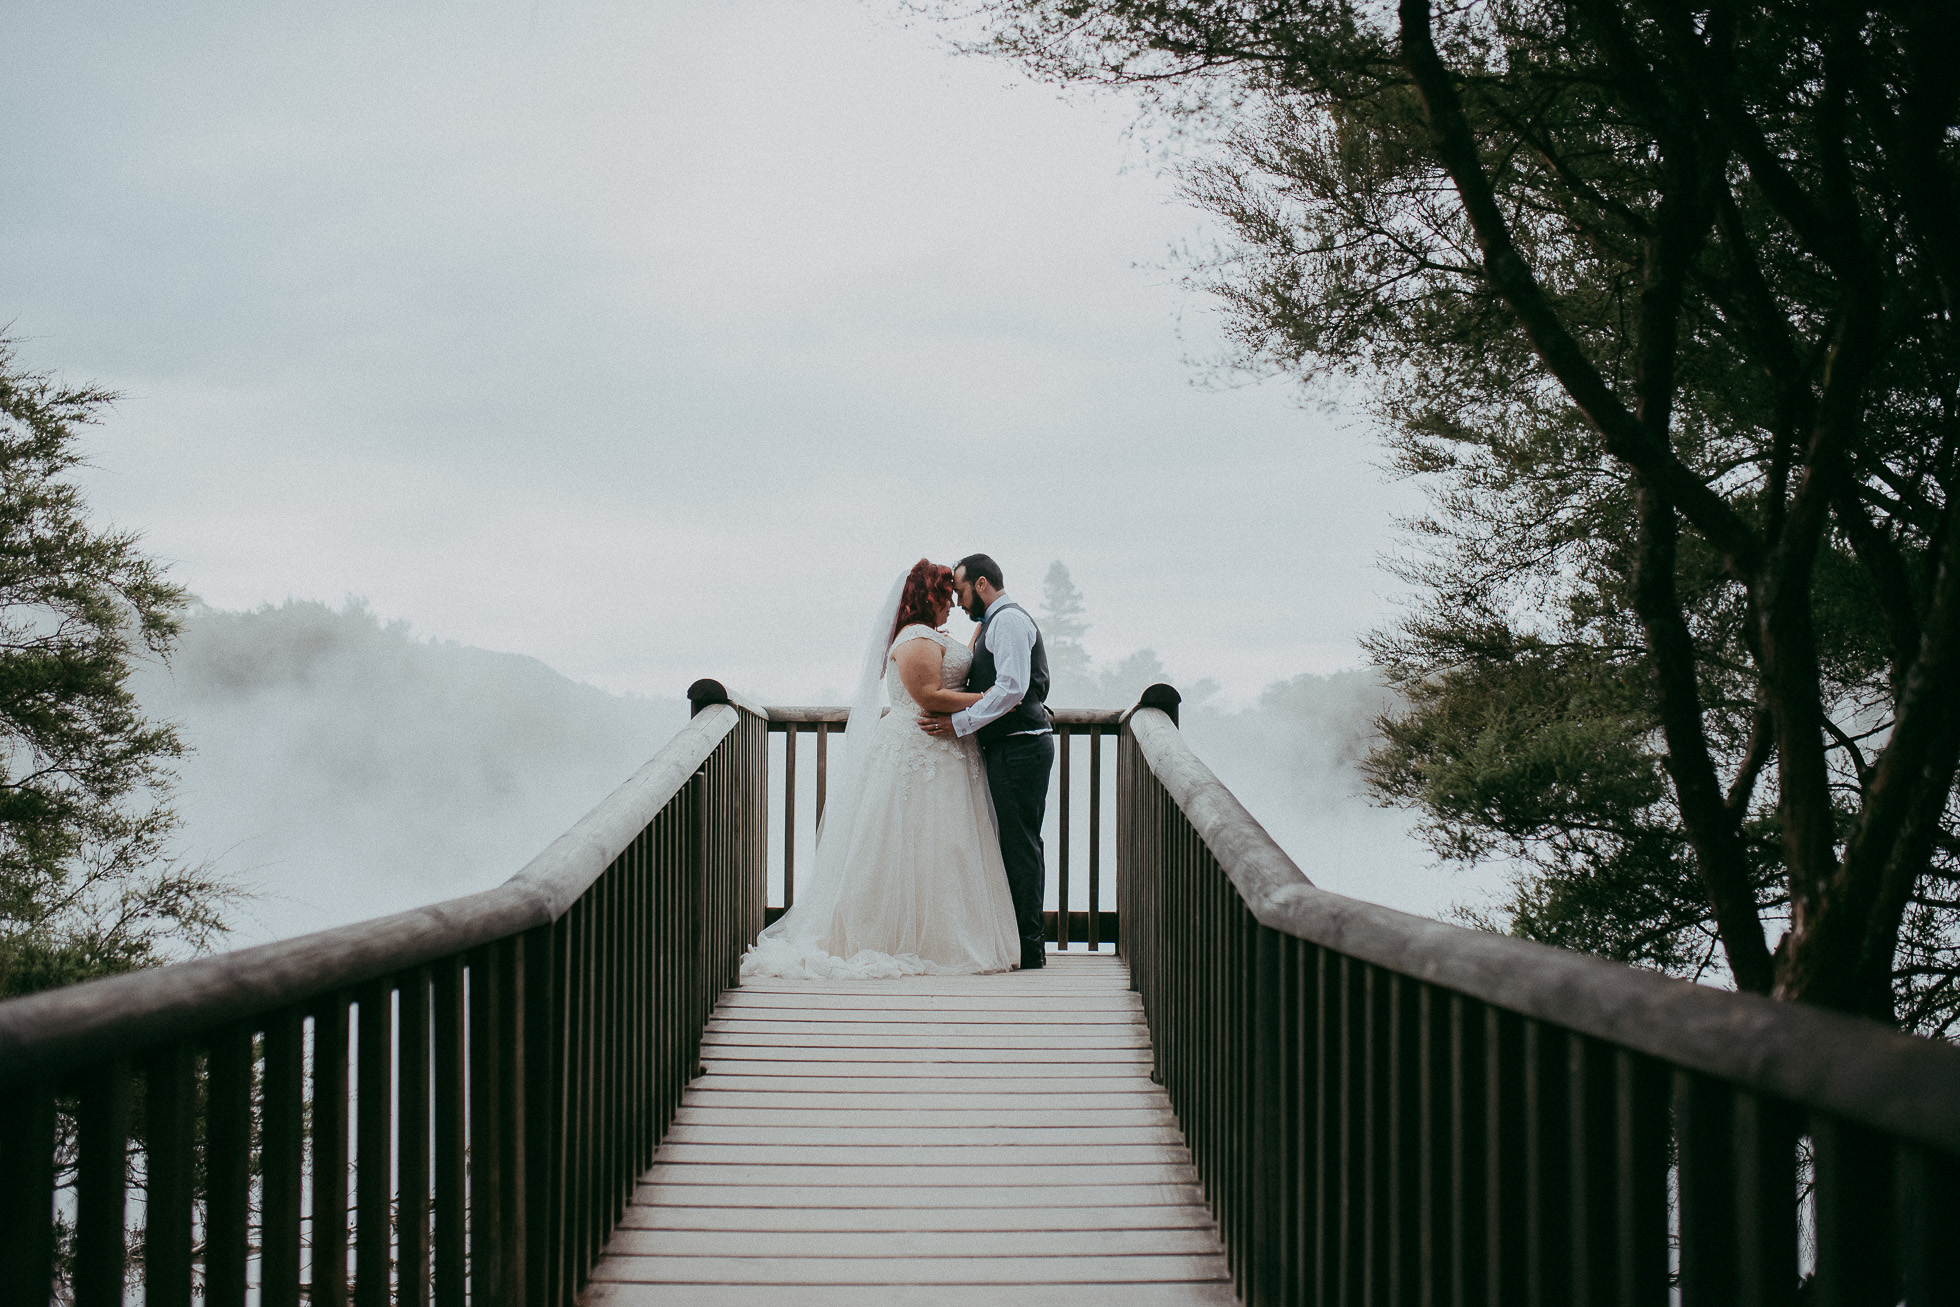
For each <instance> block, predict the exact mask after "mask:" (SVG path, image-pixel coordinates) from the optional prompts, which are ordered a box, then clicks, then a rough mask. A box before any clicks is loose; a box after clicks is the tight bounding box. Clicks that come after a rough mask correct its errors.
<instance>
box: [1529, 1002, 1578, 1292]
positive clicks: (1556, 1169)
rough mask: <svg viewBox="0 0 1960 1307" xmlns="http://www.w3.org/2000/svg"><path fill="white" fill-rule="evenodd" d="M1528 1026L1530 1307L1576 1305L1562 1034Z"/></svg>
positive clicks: (1532, 1023) (1540, 1025) (1531, 1023)
mask: <svg viewBox="0 0 1960 1307" xmlns="http://www.w3.org/2000/svg"><path fill="white" fill-rule="evenodd" d="M1523 1026H1524V1040H1523V1046H1524V1069H1525V1076H1526V1079H1525V1085H1524V1091H1525V1092H1524V1110H1525V1123H1524V1129H1525V1134H1524V1142H1525V1174H1526V1176H1527V1177H1528V1179H1527V1182H1526V1185H1525V1243H1526V1262H1525V1276H1526V1282H1527V1299H1526V1300H1527V1301H1528V1302H1529V1303H1531V1304H1532V1307H1567V1305H1568V1304H1569V1303H1570V1302H1571V1301H1572V1298H1571V1281H1572V1248H1571V1242H1570V1232H1571V1225H1570V1221H1569V1217H1570V1205H1571V1204H1570V1180H1571V1154H1570V1151H1569V1148H1568V1145H1569V1143H1570V1135H1569V1126H1568V1123H1567V1116H1566V1109H1567V1105H1568V1102H1569V1091H1568V1089H1567V1086H1566V1066H1567V1058H1568V1053H1567V1050H1566V1047H1565V1039H1564V1035H1563V1032H1561V1031H1556V1030H1553V1029H1550V1028H1548V1027H1547V1026H1546V1025H1545V1024H1544V1023H1543V1022H1539V1021H1526V1022H1524V1023H1523Z"/></svg>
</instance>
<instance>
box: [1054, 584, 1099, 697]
mask: <svg viewBox="0 0 1960 1307" xmlns="http://www.w3.org/2000/svg"><path fill="white" fill-rule="evenodd" d="M1087 612H1088V608H1087V606H1086V605H1085V604H1084V603H1083V601H1082V592H1081V591H1080V590H1077V589H1076V588H1075V579H1074V578H1073V577H1071V576H1070V575H1069V574H1068V568H1067V567H1066V566H1064V565H1063V564H1062V563H1061V562H1059V561H1057V562H1055V563H1054V564H1052V565H1051V566H1050V567H1049V568H1048V576H1047V577H1046V579H1044V580H1043V581H1042V583H1041V636H1042V642H1043V643H1044V644H1045V645H1046V646H1047V649H1048V676H1049V680H1050V682H1051V684H1050V688H1049V698H1050V699H1051V700H1052V701H1054V702H1056V703H1067V702H1083V701H1084V696H1085V695H1087V694H1092V693H1094V691H1093V690H1092V688H1091V685H1092V678H1091V676H1090V671H1089V652H1088V650H1086V649H1084V648H1083V647H1082V637H1083V636H1084V635H1085V634H1087V633H1088V630H1089V623H1088V622H1087V621H1086V620H1085V619H1084V614H1085V613H1087Z"/></svg>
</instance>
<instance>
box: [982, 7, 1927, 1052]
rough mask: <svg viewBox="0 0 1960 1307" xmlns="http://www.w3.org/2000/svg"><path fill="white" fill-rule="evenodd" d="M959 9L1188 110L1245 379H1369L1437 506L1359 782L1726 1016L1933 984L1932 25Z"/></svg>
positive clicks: (1876, 1005)
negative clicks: (1372, 781)
mask: <svg viewBox="0 0 1960 1307" xmlns="http://www.w3.org/2000/svg"><path fill="white" fill-rule="evenodd" d="M985 14H986V17H987V21H988V23H989V29H990V30H989V33H988V36H987V39H986V41H985V43H984V44H985V45H986V46H987V47H988V48H990V49H992V50H994V51H995V52H999V53H1005V54H1007V55H1009V56H1011V57H1014V58H1017V59H1020V60H1022V61H1023V62H1025V63H1027V64H1028V65H1029V66H1031V67H1032V68H1034V69H1035V70H1036V71H1038V72H1040V73H1042V74H1044V75H1048V76H1051V77H1056V78H1062V79H1071V80H1088V81H1095V82H1101V83H1105V84H1124V85H1130V86H1136V87H1141V88H1144V89H1145V90H1146V91H1147V92H1148V93H1149V95H1150V96H1151V97H1152V100H1153V102H1154V103H1155V104H1156V105H1157V106H1158V107H1160V108H1161V109H1163V110H1165V111H1167V112H1169V113H1171V114H1173V115H1177V116H1178V120H1179V121H1187V122H1200V123H1204V124H1206V125H1207V126H1206V129H1207V130H1208V131H1210V132H1212V133H1213V134H1212V135H1211V136H1210V137H1208V138H1207V139H1208V140H1209V142H1210V145H1211V148H1210V149H1209V150H1206V151H1200V152H1198V154H1197V160H1196V162H1195V163H1194V164H1192V165H1191V166H1190V167H1188V168H1187V169H1186V172H1185V181H1186V186H1187V189H1188V191H1189V192H1190V194H1191V195H1192V196H1193V197H1194V198H1195V199H1196V200H1197V201H1198V202H1199V203H1201V204H1202V205H1203V206H1205V207H1206V208H1208V209H1209V210H1211V211H1212V212H1213V213H1215V214H1216V215H1218V216H1219V217H1220V218H1221V219H1222V220H1223V221H1224V223H1225V225H1226V229H1227V231H1228V232H1229V233H1230V240H1231V243H1230V247H1229V249H1228V251H1227V252H1226V255H1225V256H1224V257H1223V258H1222V259H1220V260H1219V261H1218V262H1217V263H1216V264H1214V265H1212V266H1211V267H1210V268H1209V269H1208V270H1207V273H1208V276H1209V278H1210V283H1211V284H1212V286H1213V287H1214V288H1215V289H1216V290H1218V291H1219V292H1220V293H1221V294H1222V295H1223V296H1224V299H1225V302H1226V304H1227V306H1228V311H1229V313H1230V315H1231V322H1232V326H1233V329H1234V331H1235V332H1236V334H1237V339H1238V341H1239V342H1240V345H1241V346H1242V349H1243V352H1244V355H1245V358H1246V360H1247V361H1248V362H1249V363H1256V364H1261V365H1264V366H1276V367H1279V368H1282V369H1285V370H1289V371H1291V372H1293V373H1295V374H1297V375H1299V376H1301V377H1303V378H1307V379H1320V378H1326V377H1330V376H1346V377H1351V378H1355V379H1359V380H1361V381H1364V382H1366V383H1368V388H1369V391H1370V393H1371V395H1372V401H1371V402H1372V405H1373V409H1374V412H1375V415H1376V416H1377V418H1378V419H1379V420H1380V423H1381V426H1382V429H1383V431H1384V433H1385V434H1386V436H1387V437H1388V438H1389V439H1390V441H1391V442H1392V443H1393V445H1394V448H1395V449H1396V452H1397V457H1398V458H1399V460H1400V462H1401V465H1402V466H1403V467H1404V468H1405V469H1406V470H1409V471H1411V472H1416V473H1419V474H1422V475H1425V476H1427V477H1428V478H1430V479H1431V482H1432V484H1433V485H1434V486H1435V487H1436V495H1437V506H1438V508H1437V512H1436V513H1435V514H1434V515H1433V516H1432V518H1431V519H1430V520H1429V521H1428V522H1427V523H1426V524H1425V525H1424V526H1423V527H1422V535H1421V536H1420V537H1419V538H1420V539H1422V540H1424V541H1425V542H1426V543H1427V544H1428V545H1429V546H1430V547H1429V550H1428V554H1427V559H1426V561H1425V562H1424V563H1423V564H1421V565H1420V569H1419V575H1420V576H1421V579H1422V580H1423V581H1424V583H1425V584H1426V586H1427V587H1428V590H1429V602H1428V604H1427V605H1426V606H1425V607H1424V608H1423V609H1421V610H1420V611H1418V612H1417V613H1415V614H1414V615H1413V616H1412V617H1411V619H1410V620H1409V621H1408V622H1407V623H1405V624H1404V625H1403V626H1402V627H1401V628H1399V629H1398V630H1395V631H1391V632H1386V633H1384V634H1383V636H1382V637H1381V638H1380V639H1379V640H1378V641H1377V642H1376V645H1375V647H1376V651H1377V654H1378V656H1379V657H1380V658H1381V659H1382V660H1383V662H1384V663H1385V665H1386V666H1387V668H1388V670H1389V672H1390V674H1391V676H1392V677H1393V679H1395V680H1396V682H1397V683H1398V684H1399V685H1401V686H1402V687H1403V688H1404V689H1405V690H1408V691H1409V692H1410V693H1411V695H1412V696H1413V699H1412V708H1411V710H1410V713H1409V714H1408V715H1407V716H1406V717H1403V718H1399V719H1396V720H1394V721H1391V722H1390V723H1389V727H1390V731H1389V734H1390V742H1389V746H1388V748H1387V749H1386V751H1385V754H1384V756H1383V757H1382V759H1381V760H1380V765H1379V767H1378V768H1377V775H1378V778H1379V779H1380V781H1381V783H1382V785H1383V788H1384V791H1385V792H1386V793H1387V794H1388V795H1390V796H1391V797H1394V798H1397V799H1401V800H1403V801H1411V802H1417V803H1420V804H1421V805H1422V806H1423V808H1424V811H1425V812H1426V813H1427V814H1428V816H1429V817H1430V818H1431V820H1432V833H1433V834H1434V835H1435V836H1437V837H1440V838H1441V840H1442V842H1443V844H1444V846H1445V847H1454V848H1456V849H1458V850H1460V851H1462V852H1465V853H1470V854H1474V853H1475V852H1477V851H1478V850H1479V849H1480V848H1483V847H1488V846H1489V845H1490V844H1491V843H1492V842H1496V843H1504V842H1506V841H1508V842H1510V844H1511V845H1513V846H1515V847H1518V848H1522V849H1525V850H1526V851H1527V852H1531V853H1533V854H1534V856H1536V857H1538V859H1539V862H1538V865H1539V867H1540V869H1541V871H1544V872H1546V873H1547V874H1549V875H1550V877H1551V878H1550V879H1549V880H1547V879H1542V878H1541V879H1539V880H1537V881H1534V882H1532V883H1531V884H1530V885H1527V886H1526V887H1524V888H1526V889H1530V888H1531V886H1532V885H1536V886H1537V888H1538V889H1540V890H1544V889H1547V888H1548V887H1552V888H1570V887H1573V886H1578V885H1581V884H1582V883H1583V882H1584V881H1585V880H1586V878H1591V879H1592V880H1593V881H1596V882H1597V885H1596V887H1595V888H1596V889H1597V891H1598V892H1597V893H1596V894H1595V893H1591V892H1583V893H1578V894H1577V895H1576V897H1574V898H1572V900H1571V901H1570V902H1568V903H1566V904H1564V905H1563V906H1562V907H1557V905H1553V906H1554V907H1557V910H1556V911H1551V910H1549V909H1548V913H1547V914H1545V915H1543V917H1542V919H1543V920H1545V921H1563V922H1565V923H1566V924H1567V925H1572V924H1574V923H1581V922H1583V923H1589V925H1588V928H1590V927H1591V926H1601V925H1610V926H1612V929H1610V930H1607V931H1606V932H1605V935H1604V936H1602V939H1603V941H1604V942H1605V943H1606V944H1608V945H1609V946H1610V949H1611V950H1619V951H1628V950H1632V951H1634V952H1636V953H1637V952H1638V951H1639V950H1640V949H1643V948H1644V949H1648V950H1649V951H1650V954H1651V957H1650V960H1654V961H1658V962H1662V963H1663V964H1667V965H1675V966H1680V965H1684V963H1685V960H1684V958H1683V957H1682V956H1680V948H1679V945H1680V943H1681V941H1682V939H1683V938H1684V937H1683V936H1682V935H1681V934H1680V932H1681V931H1682V930H1694V929H1699V928H1702V927H1704V926H1705V927H1706V928H1707V930H1709V931H1710V932H1712V935H1713V937H1714V938H1715V939H1717V940H1718V941H1719V943H1720V946H1721V954H1722V957H1723V960H1724V962H1725V963H1726V966H1727V969H1728V971H1729V973H1730V974H1731V975H1732V977H1733V978H1734V980H1735V982H1736V983H1737V984H1738V985H1740V986H1742V987H1743V988H1746V989H1752V990H1758V991H1764V992H1771V993H1774V994H1776V995H1778V996H1780V997H1783V998H1787V999H1795V1000H1802V1001H1808V1002H1814V1003H1820V1004H1823V1005H1826V1006H1831V1007H1836V1008H1841V1009H1846V1010H1851V1011H1857V1012H1863V1013H1866V1014H1869V1015H1873V1016H1877V1017H1881V1018H1888V1019H1890V1018H1894V1017H1896V1016H1898V1015H1900V1014H1901V1012H1904V1013H1905V1014H1906V1015H1907V1017H1908V1019H1909V1020H1913V1021H1914V1022H1915V1023H1916V1024H1917V1023H1918V1018H1916V1017H1914V1016H1913V1015H1912V1012H1913V1011H1914V1010H1915V1005H1922V1006H1923V1001H1924V1000H1926V999H1927V997H1928V995H1927V992H1926V991H1927V990H1928V989H1935V988H1938V987H1940V986H1945V988H1946V990H1947V992H1948V993H1949V994H1950V993H1951V990H1952V988H1953V983H1952V982H1953V969H1952V966H1951V963H1952V953H1953V951H1952V949H1951V948H1950V947H1949V943H1950V941H1951V936H1952V924H1953V920H1954V917H1953V914H1954V912H1955V910H1956V908H1960V904H1955V903H1954V902H1953V901H1952V900H1953V897H1954V896H1953V894H1952V888H1953V886H1954V885H1955V884H1956V883H1960V872H1956V870H1955V865H1956V864H1955V854H1956V852H1960V841H1956V839H1955V835H1954V812H1953V808H1952V798H1953V782H1954V774H1955V769H1956V765H1957V764H1960V497H1957V496H1956V495H1955V493H1954V492H1955V491H1956V490H1957V489H1960V486H1956V484H1955V477H1956V475H1960V472H1957V471H1956V468H1955V461H1956V456H1957V455H1960V340H1957V339H1956V336H1955V322H1954V312H1955V306H1956V299H1957V298H1960V226H1956V224H1954V223H1953V221H1952V220H1951V215H1952V213H1953V212H1954V211H1955V207H1956V201H1960V142H1957V139H1956V128H1957V127H1960V81H1956V79H1954V78H1953V77H1952V75H1951V69H1952V68H1953V67H1954V66H1956V59H1960V10H1957V9H1956V8H1955V7H1954V6H1952V5H1950V4H1944V3H1940V2H1939V0H1901V2H1900V3H1893V4H1875V5H1863V6H1859V5H1850V4H1824V3H1803V2H1801V0H1799V2H1797V3H1790V4H1784V5H1778V6H1774V7H1771V8H1755V7H1747V6H1741V5H1738V4H1735V3H1733V0H1719V2H1716V3H1710V4H1707V5H1704V6H1700V7H1693V6H1688V5H1681V4H1678V3H1674V0H1630V2H1623V0H1571V2H1570V3H1567V4H1563V5H1551V4H1545V3H1539V2H1536V0H1496V2H1489V0H1486V2H1482V3H1477V2H1473V3H1469V4H1465V5H1462V6H1453V7H1448V8H1446V9H1440V10H1439V9H1436V8H1434V7H1433V6H1432V5H1431V4H1429V3H1428V0H1397V3H1396V4H1395V5H1393V6H1388V5H1383V4H1363V3H1356V2H1355V0H1294V2H1290V3H1288V2H1284V0H1283V2H1282V3H1277V4H1258V5H1254V4H1247V3H1222V2H1219V3H1206V2H1201V0H1194V2H1189V3H1182V2H1178V0H1172V2H1171V3H1164V2H1163V0H1000V2H999V3H995V4H992V5H988V6H986V7H985ZM1526 897H1527V898H1529V895H1526ZM1569 897H1570V896H1569ZM1541 898H1542V896H1541ZM1597 903H1604V904H1609V905H1611V906H1612V912H1610V913H1607V914H1606V915H1605V916H1604V917H1602V916H1601V914H1600V913H1598V912H1595V911H1593V910H1592V908H1590V907H1587V906H1586V905H1587V904H1597ZM1526 906H1530V905H1529V904H1527V905H1526ZM1575 906H1576V907H1577V909H1578V911H1577V915H1576V916H1573V915H1571V914H1570V913H1568V912H1567V909H1571V908H1574V907H1575ZM1616 913H1617V914H1619V915H1618V917H1614V914H1616ZM1771 914H1782V915H1783V916H1784V917H1786V918H1787V929H1786V930H1784V932H1783V934H1782V936H1781V939H1780V940H1779V941H1778V942H1777V944H1776V947H1775V949H1774V951H1772V949H1771V947H1770V939H1769V936H1768V933H1767V931H1766V922H1767V921H1768V920H1769V918H1770V916H1771ZM1607 918H1613V920H1612V921H1609V920H1607ZM1523 924H1524V925H1525V928H1527V929H1529V928H1532V927H1531V921H1530V914H1529V913H1527V914H1525V918H1524V919H1523ZM1656 931H1658V932H1659V934H1655V932H1656ZM1643 933H1644V935H1645V936H1646V937H1647V938H1646V940H1645V942H1644V943H1643V942H1641V938H1640V937H1642V936H1643ZM1669 940H1672V941H1673V942H1672V943H1669V942H1667V941H1669ZM1902 942H1903V950H1902ZM1926 949H1930V950H1932V953H1933V954H1934V955H1937V957H1936V958H1935V960H1934V961H1932V962H1926V961H1924V960H1923V958H1920V957H1919V956H1918V955H1917V954H1916V953H1915V950H1920V951H1921V952H1923V951H1924V950H1926ZM1938 958H1944V959H1945V960H1944V961H1939V960H1938ZM1942 968H1944V971H1943V972H1942ZM1922 974H1924V975H1929V976H1930V977H1931V979H1930V980H1927V981H1925V983H1924V984H1923V985H1922V984H1921V982H1920V981H1919V980H1915V979H1914V977H1915V976H1916V975H1922ZM1933 1001H1934V1002H1935V1003H1936V1004H1937V999H1934V1000H1933Z"/></svg>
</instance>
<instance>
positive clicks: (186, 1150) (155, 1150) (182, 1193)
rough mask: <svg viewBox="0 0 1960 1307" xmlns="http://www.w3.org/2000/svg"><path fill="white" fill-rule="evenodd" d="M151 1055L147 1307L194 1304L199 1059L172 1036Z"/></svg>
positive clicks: (147, 1078) (146, 1102) (147, 1082)
mask: <svg viewBox="0 0 1960 1307" xmlns="http://www.w3.org/2000/svg"><path fill="white" fill-rule="evenodd" d="M146 1061H147V1065H146V1066H145V1068H144V1076H143V1125H144V1141H143V1143H144V1158H143V1162H144V1172H145V1192H144V1196H143V1198H144V1202H143V1207H144V1213H143V1303H144V1307H190V1303H191V1204H192V1198H191V1180H192V1174H193V1172H194V1170H195V1169H196V1148H197V1130H196V1125H195V1120H194V1116H193V1110H194V1106H195V1103H196V1100H197V1084H196V1074H197V1067H196V1060H195V1058H194V1057H193V1056H192V1050H191V1048H190V1046H189V1045H187V1044H184V1043H181V1042H176V1041H173V1042H171V1043H169V1044H165V1045H164V1046H163V1047H162V1048H160V1049H157V1050H156V1051H155V1052H153V1053H152V1054H150V1056H149V1057H148V1059H146Z"/></svg>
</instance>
